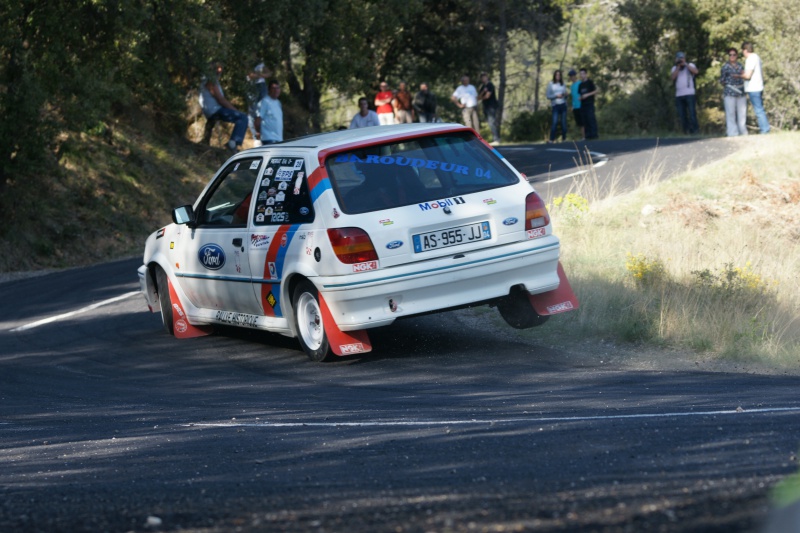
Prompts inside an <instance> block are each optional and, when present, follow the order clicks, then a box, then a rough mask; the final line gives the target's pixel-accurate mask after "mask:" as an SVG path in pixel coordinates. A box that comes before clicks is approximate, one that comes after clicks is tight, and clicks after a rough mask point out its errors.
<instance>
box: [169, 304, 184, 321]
mask: <svg viewBox="0 0 800 533" xmlns="http://www.w3.org/2000/svg"><path fill="white" fill-rule="evenodd" d="M172 309H174V310H175V312H176V313H178V316H179V317H181V318H183V317H184V316H186V315H184V314H183V309H181V306H180V305H178V304H172Z"/></svg>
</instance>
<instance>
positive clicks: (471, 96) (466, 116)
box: [450, 74, 480, 131]
mask: <svg viewBox="0 0 800 533" xmlns="http://www.w3.org/2000/svg"><path fill="white" fill-rule="evenodd" d="M450 100H452V101H453V103H454V104H456V106H458V107H459V108H460V109H461V120H462V122H463V123H464V125H465V126H467V127H468V128H472V129H473V130H475V131H478V130H479V129H480V121H479V120H478V111H477V109H476V108H477V107H478V91H476V90H475V86H474V85H472V84H470V82H469V76H467V75H466V74H465V75H463V76H461V85H459V86H458V87H456V90H455V91H453V95H452V96H451V97H450Z"/></svg>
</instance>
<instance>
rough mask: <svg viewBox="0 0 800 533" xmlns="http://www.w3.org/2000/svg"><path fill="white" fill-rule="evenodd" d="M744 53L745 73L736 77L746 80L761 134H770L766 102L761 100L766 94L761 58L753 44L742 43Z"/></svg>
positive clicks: (748, 94) (746, 90)
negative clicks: (764, 93)
mask: <svg viewBox="0 0 800 533" xmlns="http://www.w3.org/2000/svg"><path fill="white" fill-rule="evenodd" d="M742 53H743V54H744V59H745V61H744V72H743V73H742V74H738V75H736V76H737V77H739V78H742V79H743V80H744V92H746V93H747V96H748V97H749V98H750V103H751V104H752V105H753V111H755V113H756V120H757V121H758V129H759V130H761V133H769V130H770V127H769V120H767V113H766V112H765V111H764V102H763V101H762V100H761V93H763V92H764V75H763V74H762V72H761V58H760V57H758V54H756V53H755V52H753V43H750V42H747V41H745V42H744V43H742Z"/></svg>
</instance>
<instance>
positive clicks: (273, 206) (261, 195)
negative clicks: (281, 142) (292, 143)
mask: <svg viewBox="0 0 800 533" xmlns="http://www.w3.org/2000/svg"><path fill="white" fill-rule="evenodd" d="M307 177H308V176H306V167H305V161H304V160H303V158H302V157H272V158H270V160H269V162H268V163H267V165H266V166H265V167H264V171H263V173H262V174H261V177H260V181H259V185H258V191H257V192H256V195H257V196H256V209H255V212H254V214H253V224H255V225H256V226H266V225H270V224H305V223H307V222H313V221H314V206H313V201H312V199H311V193H310V191H309V190H308V179H307Z"/></svg>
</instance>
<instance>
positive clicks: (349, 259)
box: [328, 228, 378, 265]
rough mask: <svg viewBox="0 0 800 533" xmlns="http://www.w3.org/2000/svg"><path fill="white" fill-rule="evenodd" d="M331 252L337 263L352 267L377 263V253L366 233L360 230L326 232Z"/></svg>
mask: <svg viewBox="0 0 800 533" xmlns="http://www.w3.org/2000/svg"><path fill="white" fill-rule="evenodd" d="M328 238H329V239H330V240H331V245H332V246H333V252H334V253H335V254H336V257H338V258H339V261H341V262H342V263H345V264H348V265H352V264H355V263H365V262H367V261H377V260H378V253H377V252H376V251H375V247H374V246H373V245H372V240H370V238H369V235H367V232H366V231H364V230H363V229H361V228H335V229H329V230H328Z"/></svg>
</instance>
